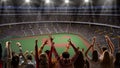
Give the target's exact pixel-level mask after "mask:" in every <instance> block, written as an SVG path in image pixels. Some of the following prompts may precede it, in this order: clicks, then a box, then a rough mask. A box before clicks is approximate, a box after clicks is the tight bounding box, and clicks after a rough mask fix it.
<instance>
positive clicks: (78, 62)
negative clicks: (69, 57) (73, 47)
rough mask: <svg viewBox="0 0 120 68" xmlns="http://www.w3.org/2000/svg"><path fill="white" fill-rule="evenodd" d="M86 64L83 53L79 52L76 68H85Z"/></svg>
mask: <svg viewBox="0 0 120 68" xmlns="http://www.w3.org/2000/svg"><path fill="white" fill-rule="evenodd" d="M84 63H85V61H84V56H83V53H82V52H81V51H79V55H78V57H77V59H76V61H75V63H74V65H75V68H78V67H79V66H81V68H83V67H84Z"/></svg>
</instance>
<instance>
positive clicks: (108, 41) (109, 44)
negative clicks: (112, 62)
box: [105, 36, 115, 54]
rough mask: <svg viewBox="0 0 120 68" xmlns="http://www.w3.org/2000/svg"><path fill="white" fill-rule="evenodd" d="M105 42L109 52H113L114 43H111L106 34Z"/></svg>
mask: <svg viewBox="0 0 120 68" xmlns="http://www.w3.org/2000/svg"><path fill="white" fill-rule="evenodd" d="M105 39H106V42H107V43H108V46H109V49H110V51H111V53H112V54H113V53H114V49H115V48H114V44H113V43H112V41H111V40H110V38H109V37H108V36H105Z"/></svg>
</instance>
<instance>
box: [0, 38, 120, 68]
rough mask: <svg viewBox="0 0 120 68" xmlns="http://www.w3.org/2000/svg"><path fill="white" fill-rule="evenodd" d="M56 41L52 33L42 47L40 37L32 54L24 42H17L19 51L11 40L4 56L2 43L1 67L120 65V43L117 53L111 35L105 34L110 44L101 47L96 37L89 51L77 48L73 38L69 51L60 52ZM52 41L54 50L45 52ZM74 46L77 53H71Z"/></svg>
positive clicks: (111, 67) (117, 67)
mask: <svg viewBox="0 0 120 68" xmlns="http://www.w3.org/2000/svg"><path fill="white" fill-rule="evenodd" d="M53 40H54V39H53V38H52V37H51V36H49V38H48V39H47V40H45V41H43V43H42V45H41V46H40V47H39V48H38V40H35V50H34V52H30V54H29V52H28V51H26V52H25V53H23V51H22V46H21V44H20V42H17V43H16V45H17V46H18V48H19V53H16V52H13V51H12V50H11V43H10V42H9V41H7V42H6V46H5V49H4V54H3V56H2V45H1V44H0V68H120V52H119V50H120V43H119V44H118V46H119V47H118V49H119V50H118V52H117V53H116V54H115V53H114V51H115V45H114V44H113V43H112V41H111V40H110V38H109V37H108V36H105V40H106V42H107V44H108V46H104V47H101V45H100V44H99V43H97V42H96V37H93V39H92V43H91V44H90V45H89V47H88V49H87V50H86V51H85V50H84V49H83V48H80V47H76V46H75V45H74V43H73V42H72V41H71V39H69V40H68V43H67V45H66V49H65V51H63V53H62V54H61V55H59V54H58V52H57V49H56V48H55V46H54V44H55V42H53ZM119 41H120V39H119ZM48 44H49V45H50V49H49V50H46V51H45V52H43V48H44V47H45V45H48ZM70 47H72V48H73V50H74V52H75V54H74V55H73V56H70V54H69V49H70ZM90 49H91V50H90ZM89 51H90V52H92V54H91V55H90V54H88V52H89ZM52 54H53V55H52ZM33 57H34V58H33ZM2 58H3V59H2ZM33 59H34V60H33Z"/></svg>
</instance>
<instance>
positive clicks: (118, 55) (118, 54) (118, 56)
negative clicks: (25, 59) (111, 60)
mask: <svg viewBox="0 0 120 68" xmlns="http://www.w3.org/2000/svg"><path fill="white" fill-rule="evenodd" d="M115 58H116V60H115V64H120V63H119V62H120V51H119V52H117V53H116V56H115Z"/></svg>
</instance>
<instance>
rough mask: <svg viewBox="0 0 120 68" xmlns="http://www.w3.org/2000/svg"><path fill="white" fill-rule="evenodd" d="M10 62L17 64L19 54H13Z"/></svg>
mask: <svg viewBox="0 0 120 68" xmlns="http://www.w3.org/2000/svg"><path fill="white" fill-rule="evenodd" d="M11 64H12V65H13V66H18V64H19V56H18V55H14V56H13V57H12V61H11Z"/></svg>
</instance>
